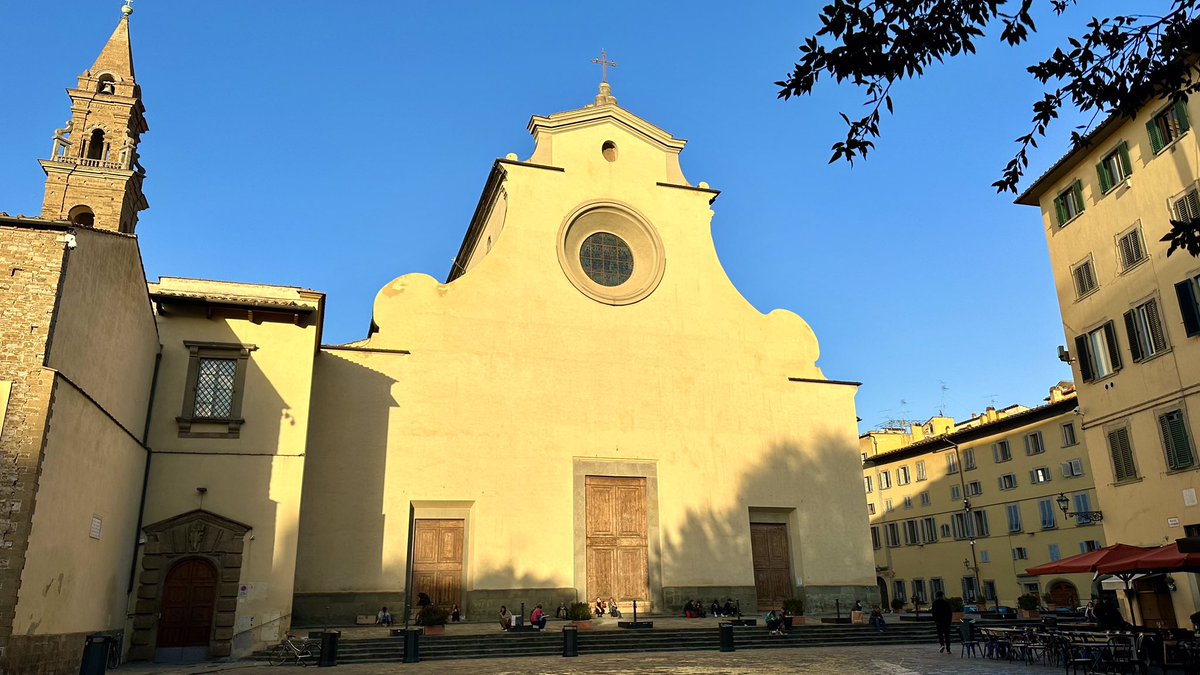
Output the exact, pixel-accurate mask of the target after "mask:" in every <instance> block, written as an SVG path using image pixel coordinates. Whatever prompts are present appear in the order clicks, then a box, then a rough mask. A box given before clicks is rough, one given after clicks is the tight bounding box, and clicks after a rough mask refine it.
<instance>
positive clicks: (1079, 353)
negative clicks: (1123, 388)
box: [1075, 321, 1121, 382]
mask: <svg viewBox="0 0 1200 675" xmlns="http://www.w3.org/2000/svg"><path fill="white" fill-rule="evenodd" d="M1075 355H1076V358H1077V359H1078V360H1079V372H1080V374H1081V375H1082V376H1083V381H1084V382H1094V381H1095V380H1099V379H1101V378H1104V377H1108V376H1109V375H1112V374H1113V373H1115V372H1117V371H1118V370H1120V369H1121V355H1120V354H1119V353H1118V352H1117V331H1116V329H1115V328H1114V327H1113V322H1111V321H1108V322H1106V323H1105V324H1104V325H1103V326H1100V327H1099V328H1096V329H1094V330H1090V331H1088V332H1086V333H1084V334H1083V335H1078V336H1076V337H1075Z"/></svg>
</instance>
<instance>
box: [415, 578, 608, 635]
mask: <svg viewBox="0 0 1200 675" xmlns="http://www.w3.org/2000/svg"><path fill="white" fill-rule="evenodd" d="M475 578H476V585H477V587H476V588H474V589H472V590H469V591H465V592H464V593H463V602H464V605H465V606H464V608H463V609H464V611H465V613H466V614H467V616H468V617H469V618H470V619H471V620H473V621H478V620H482V619H488V618H496V619H497V621H498V620H499V616H500V606H501V605H503V606H505V607H507V608H508V610H509V611H510V612H512V613H513V614H520V612H521V605H522V603H524V605H525V613H524V617H525V618H528V617H529V614H530V612H532V611H533V608H534V607H535V606H536V605H537V604H538V603H541V605H542V609H543V610H545V611H546V612H547V613H548V614H550V616H554V610H555V609H556V608H557V607H558V605H559V603H562V604H565V605H570V604H571V603H572V602H576V601H577V600H578V599H579V598H577V597H576V596H577V593H576V591H575V589H574V588H569V587H556V586H554V585H553V583H554V580H553V579H551V578H550V577H549V576H539V575H535V574H531V573H524V574H518V573H517V572H516V570H515V569H514V568H513V567H512V566H511V565H506V566H504V567H498V568H491V569H482V570H476V574H475ZM481 585H483V586H487V585H495V586H501V585H502V586H504V587H503V588H480V587H478V586H481ZM413 590H414V591H416V592H418V593H419V592H421V590H422V589H420V588H414V589H413ZM585 601H586V600H585ZM447 609H449V608H447Z"/></svg>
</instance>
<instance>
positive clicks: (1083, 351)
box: [1075, 335, 1093, 382]
mask: <svg viewBox="0 0 1200 675" xmlns="http://www.w3.org/2000/svg"><path fill="white" fill-rule="evenodd" d="M1075 359H1076V360H1077V361H1079V375H1080V377H1082V378H1083V381H1084V382H1091V381H1092V379H1093V376H1092V360H1091V356H1090V355H1089V354H1088V345H1087V335H1078V336H1076V337H1075Z"/></svg>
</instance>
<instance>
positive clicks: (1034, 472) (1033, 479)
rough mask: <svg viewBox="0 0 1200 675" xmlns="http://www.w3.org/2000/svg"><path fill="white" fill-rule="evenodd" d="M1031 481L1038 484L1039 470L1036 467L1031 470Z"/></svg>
mask: <svg viewBox="0 0 1200 675" xmlns="http://www.w3.org/2000/svg"><path fill="white" fill-rule="evenodd" d="M1029 482H1030V484H1032V485H1037V482H1038V479H1037V470H1036V469H1034V470H1032V471H1030V472H1029Z"/></svg>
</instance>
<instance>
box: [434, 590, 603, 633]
mask: <svg viewBox="0 0 1200 675" xmlns="http://www.w3.org/2000/svg"><path fill="white" fill-rule="evenodd" d="M466 596H467V597H466V607H465V608H463V614H465V615H466V616H467V618H468V619H469V620H471V621H484V620H487V619H496V620H497V621H499V620H500V606H501V605H504V606H505V607H508V611H510V612H512V613H513V614H519V613H520V612H521V603H525V619H526V620H528V619H529V614H530V613H531V612H533V608H534V607H535V606H537V604H538V603H541V605H542V610H543V611H545V612H546V613H547V614H549V615H550V616H554V612H555V610H557V609H558V605H559V603H562V604H565V605H570V604H571V603H572V602H576V596H575V589H574V588H520V589H491V590H475V591H468V592H467V593H466ZM578 601H579V602H587V600H586V599H585V598H579V599H578ZM447 609H449V608H447ZM497 625H499V624H497Z"/></svg>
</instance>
